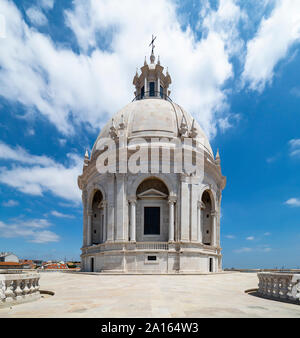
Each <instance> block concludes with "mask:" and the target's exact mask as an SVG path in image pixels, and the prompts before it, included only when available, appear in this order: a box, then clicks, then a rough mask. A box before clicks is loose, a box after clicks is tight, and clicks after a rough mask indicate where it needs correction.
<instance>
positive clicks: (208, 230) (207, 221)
mask: <svg viewBox="0 0 300 338" xmlns="http://www.w3.org/2000/svg"><path fill="white" fill-rule="evenodd" d="M202 202H203V203H204V206H205V207H204V209H203V210H202V224H203V228H202V231H203V233H202V239H203V244H206V245H212V235H213V228H212V227H213V222H212V200H211V196H210V193H209V192H208V191H207V190H206V191H204V193H203V195H202Z"/></svg>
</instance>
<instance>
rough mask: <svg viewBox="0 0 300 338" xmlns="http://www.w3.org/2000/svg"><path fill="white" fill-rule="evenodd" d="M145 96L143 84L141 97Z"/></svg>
mask: <svg viewBox="0 0 300 338" xmlns="http://www.w3.org/2000/svg"><path fill="white" fill-rule="evenodd" d="M144 96H145V88H144V86H143V87H142V89H141V99H143V98H144Z"/></svg>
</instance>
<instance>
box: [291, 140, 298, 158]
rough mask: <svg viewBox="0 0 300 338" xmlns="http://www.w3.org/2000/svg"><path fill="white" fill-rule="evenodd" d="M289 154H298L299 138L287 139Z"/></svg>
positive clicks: (293, 155)
mask: <svg viewBox="0 0 300 338" xmlns="http://www.w3.org/2000/svg"><path fill="white" fill-rule="evenodd" d="M289 146H290V156H292V157H295V156H300V139H299V138H298V139H292V140H290V141H289Z"/></svg>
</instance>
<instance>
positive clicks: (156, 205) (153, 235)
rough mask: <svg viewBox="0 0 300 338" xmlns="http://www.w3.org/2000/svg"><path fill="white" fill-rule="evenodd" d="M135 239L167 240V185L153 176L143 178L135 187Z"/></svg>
mask: <svg viewBox="0 0 300 338" xmlns="http://www.w3.org/2000/svg"><path fill="white" fill-rule="evenodd" d="M136 195H137V209H138V210H137V211H138V213H137V215H139V216H138V219H137V221H138V222H137V239H138V240H140V241H166V240H168V203H167V199H168V196H169V191H168V188H167V186H166V185H165V184H164V183H163V182H162V181H161V180H159V179H157V178H155V177H151V178H148V179H146V180H144V181H143V182H142V183H141V184H140V185H139V186H138V188H137V191H136Z"/></svg>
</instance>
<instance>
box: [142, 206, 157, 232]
mask: <svg viewBox="0 0 300 338" xmlns="http://www.w3.org/2000/svg"><path fill="white" fill-rule="evenodd" d="M159 234H160V207H145V208H144V235H159Z"/></svg>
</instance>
